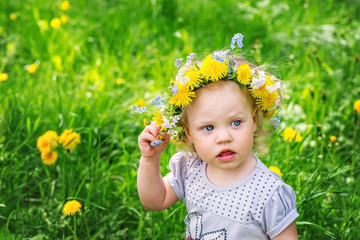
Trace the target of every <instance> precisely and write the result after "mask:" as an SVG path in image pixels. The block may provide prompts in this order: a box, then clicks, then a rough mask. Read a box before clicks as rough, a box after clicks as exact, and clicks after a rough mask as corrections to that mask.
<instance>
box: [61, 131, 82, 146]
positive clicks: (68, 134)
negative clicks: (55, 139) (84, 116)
mask: <svg viewBox="0 0 360 240" xmlns="http://www.w3.org/2000/svg"><path fill="white" fill-rule="evenodd" d="M78 143H80V134H78V133H77V132H73V129H66V130H65V131H64V132H63V133H62V134H61V135H60V137H59V144H61V145H62V146H63V147H64V148H65V149H66V150H73V149H75V147H76V145H77V144H78Z"/></svg>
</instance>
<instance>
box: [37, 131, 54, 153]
mask: <svg viewBox="0 0 360 240" xmlns="http://www.w3.org/2000/svg"><path fill="white" fill-rule="evenodd" d="M58 139H59V136H58V134H57V132H55V131H52V130H49V131H47V132H45V133H44V134H43V135H41V136H40V137H39V138H38V139H37V142H36V147H37V148H38V149H39V151H40V152H45V153H48V152H52V151H53V150H54V149H55V147H56V146H57V145H58Z"/></svg>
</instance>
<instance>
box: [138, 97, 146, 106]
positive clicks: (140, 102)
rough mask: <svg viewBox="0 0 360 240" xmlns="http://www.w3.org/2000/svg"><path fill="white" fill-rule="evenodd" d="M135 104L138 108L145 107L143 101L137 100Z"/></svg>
mask: <svg viewBox="0 0 360 240" xmlns="http://www.w3.org/2000/svg"><path fill="white" fill-rule="evenodd" d="M136 104H137V105H138V107H144V106H145V105H146V102H145V100H144V99H142V98H141V99H139V100H137V102H136Z"/></svg>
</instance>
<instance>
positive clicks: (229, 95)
mask: <svg viewBox="0 0 360 240" xmlns="http://www.w3.org/2000/svg"><path fill="white" fill-rule="evenodd" d="M234 109H241V110H242V111H244V112H248V111H252V110H253V109H254V107H253V104H252V102H251V100H250V99H249V96H248V94H247V90H246V89H242V88H241V87H239V86H238V85H237V84H236V83H235V82H234V81H231V80H221V81H217V82H213V83H210V84H208V85H206V86H204V87H202V88H199V89H197V90H196V97H195V98H194V99H193V101H192V102H191V103H190V104H189V106H188V107H187V108H186V109H185V112H187V113H185V114H191V115H192V114H195V115H198V114H200V115H201V114H203V115H207V114H208V113H211V112H212V111H218V110H220V111H225V112H229V111H233V110H234Z"/></svg>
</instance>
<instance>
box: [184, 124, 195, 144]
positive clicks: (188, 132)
mask: <svg viewBox="0 0 360 240" xmlns="http://www.w3.org/2000/svg"><path fill="white" fill-rule="evenodd" d="M184 130H185V136H186V139H187V141H188V142H189V143H190V144H193V142H192V138H191V134H190V130H189V128H188V127H184Z"/></svg>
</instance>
